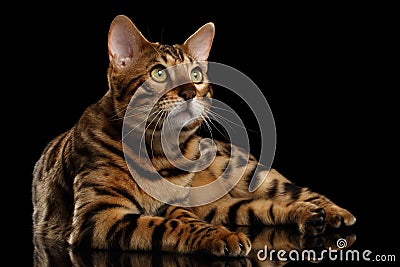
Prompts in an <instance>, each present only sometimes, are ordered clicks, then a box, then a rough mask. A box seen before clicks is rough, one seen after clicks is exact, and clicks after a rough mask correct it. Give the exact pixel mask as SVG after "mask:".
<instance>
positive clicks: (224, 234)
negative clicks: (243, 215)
mask: <svg viewBox="0 0 400 267" xmlns="http://www.w3.org/2000/svg"><path fill="white" fill-rule="evenodd" d="M208 238H209V242H207V243H208V244H207V248H206V250H208V251H209V252H210V253H211V254H212V255H214V256H228V257H239V256H247V255H248V254H249V252H250V250H251V242H250V240H249V238H248V237H247V236H246V235H245V234H243V233H241V232H230V231H228V230H226V229H225V228H223V227H219V228H218V230H217V231H215V232H214V233H211V234H210V235H209V237H208Z"/></svg>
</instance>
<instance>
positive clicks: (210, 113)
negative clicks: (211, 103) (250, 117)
mask: <svg viewBox="0 0 400 267" xmlns="http://www.w3.org/2000/svg"><path fill="white" fill-rule="evenodd" d="M208 114H209V115H211V116H212V117H213V118H214V119H215V120H216V121H218V122H220V123H221V121H220V119H222V120H224V121H225V122H228V125H229V123H231V124H234V125H236V126H238V127H240V128H242V129H245V130H248V131H251V132H254V133H259V131H256V130H253V129H250V128H247V127H245V126H243V125H240V124H237V123H236V122H233V121H231V120H229V119H227V118H225V117H224V116H222V115H221V114H218V113H216V112H214V111H212V110H209V113H208ZM230 127H231V129H232V130H233V127H232V126H230Z"/></svg>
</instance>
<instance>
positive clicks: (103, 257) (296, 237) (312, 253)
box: [33, 227, 356, 267]
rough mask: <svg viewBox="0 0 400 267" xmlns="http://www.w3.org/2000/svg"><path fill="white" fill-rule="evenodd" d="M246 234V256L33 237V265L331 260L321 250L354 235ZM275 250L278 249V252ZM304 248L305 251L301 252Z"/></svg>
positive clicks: (272, 230) (271, 230) (283, 230)
mask: <svg viewBox="0 0 400 267" xmlns="http://www.w3.org/2000/svg"><path fill="white" fill-rule="evenodd" d="M235 230H238V231H243V232H245V233H246V234H248V235H249V236H250V237H251V239H252V242H253V249H252V251H251V252H250V254H249V255H248V256H247V257H242V258H217V257H210V256H208V255H179V254H173V253H164V252H122V251H98V250H83V249H76V248H70V247H68V246H66V245H65V244H57V243H54V242H51V241H46V240H43V239H41V238H40V237H35V238H34V253H33V260H34V266H37V267H44V266H62V267H68V266H141V267H147V266H149V267H150V266H152V267H153V266H170V267H172V266H284V265H286V264H289V263H290V264H294V263H299V264H307V263H310V264H311V263H313V264H314V263H324V262H327V261H328V262H329V261H331V259H330V258H328V254H326V253H325V254H326V255H323V254H322V255H321V252H322V251H324V250H339V248H338V247H337V242H338V240H341V241H342V242H345V243H346V247H345V248H343V250H345V249H347V248H349V247H351V246H352V245H353V244H354V242H355V241H356V235H355V233H353V232H352V231H349V229H347V230H346V231H339V232H338V231H335V232H329V233H326V234H325V235H322V236H319V237H305V236H302V235H300V234H299V233H298V232H297V231H296V230H295V229H293V228H291V227H258V228H249V227H240V228H237V229H235ZM278 251H280V252H279V253H280V254H278ZM303 252H306V253H303Z"/></svg>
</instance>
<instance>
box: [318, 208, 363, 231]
mask: <svg viewBox="0 0 400 267" xmlns="http://www.w3.org/2000/svg"><path fill="white" fill-rule="evenodd" d="M324 209H325V212H326V221H327V223H328V224H329V225H330V226H332V227H334V228H339V227H341V226H351V225H353V224H355V223H356V217H355V216H354V215H353V214H351V213H350V212H349V211H348V210H346V209H343V208H340V207H338V206H336V205H331V206H326V207H324Z"/></svg>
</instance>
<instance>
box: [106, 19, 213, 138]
mask: <svg viewBox="0 0 400 267" xmlns="http://www.w3.org/2000/svg"><path fill="white" fill-rule="evenodd" d="M214 33H215V28H214V24H213V23H207V24H205V25H203V26H202V27H200V28H199V29H198V30H197V31H196V32H195V33H193V34H192V35H190V36H189V37H188V38H187V39H186V41H184V42H183V43H182V44H174V45H167V44H160V43H158V42H150V41H148V40H147V39H146V38H145V37H144V36H143V34H142V33H141V32H140V31H139V30H138V29H137V27H136V26H135V25H134V24H133V22H132V21H131V20H130V19H129V18H128V17H126V16H124V15H118V16H117V17H115V19H114V20H113V21H112V23H111V26H110V30H109V34H108V55H109V59H110V65H109V69H108V82H109V87H110V93H111V95H112V98H113V102H114V108H115V110H118V112H119V114H122V115H123V113H121V112H120V111H121V110H123V109H124V108H125V109H126V107H127V106H128V104H129V102H130V100H131V99H132V97H133V96H135V97H136V99H138V101H136V104H135V105H136V106H137V108H140V107H142V111H139V109H137V110H138V112H137V114H139V113H140V112H143V110H145V109H146V108H147V109H151V112H150V113H147V114H149V118H148V124H149V127H148V129H150V130H151V129H154V128H157V127H160V126H162V124H163V120H164V119H165V118H166V117H167V116H168V117H169V121H170V124H171V125H175V126H178V127H182V126H185V127H186V128H188V129H195V128H197V127H198V126H199V125H200V124H201V121H202V118H204V117H203V113H204V112H206V110H207V107H208V106H207V105H208V104H209V103H207V101H204V99H211V97H212V88H211V85H210V84H209V83H208V77H207V73H206V72H207V64H205V63H204V62H205V61H206V60H207V59H208V56H209V53H210V49H211V45H212V41H213V38H214ZM182 77H184V78H182ZM178 80H179V81H178ZM182 80H184V81H185V82H184V83H182V82H181V81H182ZM144 83H145V84H146V86H145V88H146V90H138V88H140V87H141V86H142V85H143V84H144ZM166 89H167V90H166ZM160 92H165V93H163V94H162V96H161V97H160V98H158V99H157V101H156V103H155V104H154V105H152V106H151V107H149V102H148V100H149V98H150V97H151V95H155V94H156V93H160ZM140 93H141V94H143V95H142V96H137V94H140ZM146 94H148V97H146ZM146 101H147V102H146ZM135 108H136V107H133V108H132V110H133V109H135ZM143 113H145V112H143ZM194 118H195V119H194ZM141 119H143V118H141Z"/></svg>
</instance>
